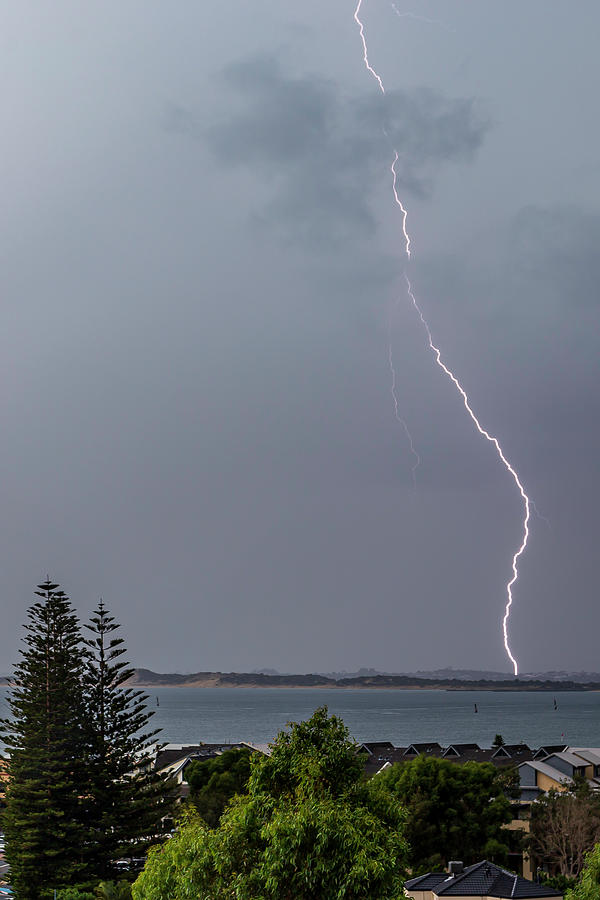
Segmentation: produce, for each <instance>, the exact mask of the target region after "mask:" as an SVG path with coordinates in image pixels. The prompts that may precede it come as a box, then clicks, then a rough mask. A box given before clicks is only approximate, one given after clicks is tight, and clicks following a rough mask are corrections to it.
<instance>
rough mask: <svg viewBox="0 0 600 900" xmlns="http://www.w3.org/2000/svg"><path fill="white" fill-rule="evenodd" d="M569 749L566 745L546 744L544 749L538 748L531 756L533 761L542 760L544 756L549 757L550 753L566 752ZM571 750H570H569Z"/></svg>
mask: <svg viewBox="0 0 600 900" xmlns="http://www.w3.org/2000/svg"><path fill="white" fill-rule="evenodd" d="M568 749H569V747H568V746H567V744H546V746H545V747H540V748H539V750H536V751H535V753H534V754H533V758H534V759H538V757H539V758H540V759H543V758H544V757H545V756H550V754H551V753H562V751H563V750H568ZM571 749H572V748H571Z"/></svg>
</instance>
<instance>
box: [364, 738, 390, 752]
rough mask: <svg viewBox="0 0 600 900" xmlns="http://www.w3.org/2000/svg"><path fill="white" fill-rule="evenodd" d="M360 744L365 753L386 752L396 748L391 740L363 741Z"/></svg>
mask: <svg viewBox="0 0 600 900" xmlns="http://www.w3.org/2000/svg"><path fill="white" fill-rule="evenodd" d="M360 746H361V749H362V748H363V747H364V749H365V750H366V751H367V753H388V752H391V751H392V750H395V749H396V748H395V747H394V745H393V744H392V742H391V741H363V742H362V744H361V745H360Z"/></svg>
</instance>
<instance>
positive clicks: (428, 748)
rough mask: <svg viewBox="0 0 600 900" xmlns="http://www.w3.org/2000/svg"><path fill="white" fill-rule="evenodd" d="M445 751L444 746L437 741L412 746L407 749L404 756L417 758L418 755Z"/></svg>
mask: <svg viewBox="0 0 600 900" xmlns="http://www.w3.org/2000/svg"><path fill="white" fill-rule="evenodd" d="M443 749H444V748H443V747H442V745H441V744H438V743H437V741H428V742H425V743H422V744H410V746H408V747H407V748H406V751H405V753H404V755H405V756H415V755H416V754H418V753H429V754H433V753H438V752H440V753H441V751H442V750H443Z"/></svg>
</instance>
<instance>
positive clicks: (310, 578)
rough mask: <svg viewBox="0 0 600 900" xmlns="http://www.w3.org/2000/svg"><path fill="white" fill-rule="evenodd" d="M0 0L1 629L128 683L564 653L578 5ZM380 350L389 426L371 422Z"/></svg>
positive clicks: (594, 457)
mask: <svg viewBox="0 0 600 900" xmlns="http://www.w3.org/2000/svg"><path fill="white" fill-rule="evenodd" d="M355 5H356V4H355V3H354V2H353V0H328V2H327V3H324V2H323V0H306V2H304V3H302V4H290V3H282V2H281V0H256V2H253V3H246V2H240V0H233V2H231V3H223V2H217V0H205V2H202V3H199V2H192V0H178V2H177V3H165V2H162V0H160V2H159V0H128V2H127V3H99V2H94V3H85V4H82V3H80V2H76V0H69V2H67V0H55V2H54V3H52V4H49V5H44V4H41V5H36V4H22V3H18V2H12V3H7V4H4V5H3V7H2V13H1V21H0V59H2V79H1V80H0V93H1V96H2V103H1V109H2V116H3V129H2V131H3V147H2V160H3V161H2V184H3V191H2V213H1V218H0V221H1V229H2V234H1V240H0V253H1V255H2V260H1V269H2V328H1V329H0V340H1V342H2V351H1V354H0V366H1V370H0V403H1V421H2V441H1V446H0V454H1V456H0V458H1V461H2V478H1V479H0V488H1V501H2V502H1V514H0V528H1V552H2V574H3V585H2V619H1V627H0V671H2V672H8V671H10V669H11V667H12V664H13V663H14V661H15V660H16V658H17V653H18V647H19V641H20V638H21V636H22V634H23V632H22V623H23V622H24V620H25V615H26V609H27V607H28V606H29V605H30V604H31V602H32V600H33V595H32V590H33V589H34V586H35V584H36V583H37V582H38V581H40V580H42V579H43V578H45V576H46V574H47V573H48V574H50V576H51V577H52V578H54V579H56V580H58V581H60V583H61V586H62V587H63V588H64V590H65V591H67V593H68V594H69V595H70V596H71V597H72V599H73V600H74V602H75V603H76V606H77V608H78V610H79V612H80V614H81V615H82V617H83V618H86V617H87V615H88V613H89V612H90V611H91V609H92V608H93V607H94V605H95V603H96V602H97V600H98V598H99V597H100V596H102V597H103V598H104V600H105V602H106V604H107V605H108V607H109V608H110V609H111V611H112V612H113V613H114V614H115V615H116V617H117V618H118V619H119V620H120V621H121V622H122V623H123V625H124V630H125V637H126V639H127V643H128V646H129V650H130V658H131V660H132V662H133V663H134V664H135V665H139V666H146V667H149V668H153V669H156V670H159V671H200V670H212V669H218V670H224V671H228V670H237V671H248V670H250V669H254V668H258V667H273V668H276V669H279V670H280V671H287V672H308V671H331V670H333V669H348V670H353V669H356V668H357V667H359V666H373V667H376V668H379V669H382V670H387V671H408V670H415V669H431V668H437V667H443V666H447V665H452V666H456V667H471V668H476V667H477V668H489V669H499V670H506V671H509V670H510V665H509V663H508V660H507V658H506V655H505V653H504V649H503V646H502V638H501V618H502V614H503V611H504V602H505V593H504V591H505V583H506V581H507V579H508V577H509V575H510V561H511V557H512V554H513V552H514V551H515V549H516V548H517V546H518V544H519V541H520V536H521V517H522V504H521V501H520V497H519V494H518V492H517V490H516V488H515V485H514V483H513V481H512V480H511V478H510V476H509V475H508V473H507V472H506V470H505V469H504V468H503V467H502V465H501V464H500V463H499V461H498V458H497V456H496V455H495V453H494V451H493V448H492V447H491V446H490V445H489V444H488V443H487V442H486V441H485V440H483V439H482V438H481V437H480V436H479V435H478V434H477V432H476V431H475V429H474V427H473V424H472V422H471V421H470V420H469V418H468V416H467V414H466V412H465V410H464V408H463V406H462V404H461V400H460V397H459V396H458V395H457V393H456V391H455V390H454V388H453V387H452V385H451V384H449V382H448V381H447V379H445V378H444V377H443V375H442V373H441V372H440V370H439V368H437V367H436V365H435V362H434V359H433V358H432V356H431V354H430V352H429V351H428V349H427V343H426V336H425V334H424V331H423V328H422V326H421V325H420V323H419V321H418V318H417V317H416V315H415V312H414V310H413V309H412V308H411V306H410V303H409V301H408V298H407V295H406V289H405V282H404V279H403V272H404V269H405V257H404V256H403V241H402V230H401V227H402V222H401V217H400V216H399V215H398V209H397V207H396V206H395V205H394V202H393V196H392V194H391V172H390V164H391V161H392V159H393V148H396V149H397V150H398V153H399V163H398V173H399V183H398V189H399V193H400V195H401V197H402V200H403V202H404V204H405V206H406V208H407V209H408V228H409V231H410V235H411V239H412V249H413V256H412V259H411V261H410V264H409V267H408V270H407V272H408V274H409V277H410V279H411V282H412V285H413V288H414V291H415V295H416V296H417V298H418V300H419V302H420V304H421V306H422V308H423V311H424V313H425V315H426V316H427V318H428V321H429V324H430V326H431V329H432V333H433V337H434V340H435V341H436V342H437V344H438V345H439V346H440V347H441V348H442V351H443V354H444V359H445V360H446V362H447V363H448V364H449V365H450V366H451V367H452V368H453V370H454V371H455V372H456V374H457V375H458V376H459V378H460V379H461V380H462V382H463V384H464V385H465V387H466V389H467V390H468V391H469V394H470V397H471V401H472V404H473V407H474V409H475V410H476V412H477V414H478V415H479V417H480V419H481V421H482V424H483V425H484V426H485V427H486V428H488V429H489V430H490V431H491V432H492V433H493V434H495V435H497V436H498V438H499V439H500V441H501V443H502V445H503V447H504V450H505V453H506V455H507V456H508V458H509V459H510V461H511V462H512V463H513V464H514V465H515V467H516V468H517V470H518V472H519V473H520V476H521V478H522V480H523V483H524V484H525V487H526V489H527V490H528V492H529V494H530V495H531V497H532V498H533V499H534V501H535V504H536V507H537V509H538V510H539V512H540V513H541V515H542V516H543V517H545V519H542V518H538V517H535V516H534V517H533V519H532V523H531V540H530V546H529V549H528V552H527V553H526V555H525V556H524V557H523V559H522V562H521V576H520V579H519V582H518V585H517V587H516V590H515V604H514V607H513V613H512V616H511V619H510V625H509V630H510V640H511V645H512V648H513V652H514V653H515V655H516V656H517V658H518V659H519V662H520V667H521V669H522V670H523V671H535V670H540V669H563V668H570V669H587V670H598V669H600V661H599V659H598V653H597V647H598V632H599V629H600V603H598V574H597V560H598V513H597V505H598V502H599V500H600V497H599V491H598V486H599V481H600V466H599V463H598V460H599V441H598V431H599V427H600V426H599V415H598V414H599V392H598V376H599V371H598V369H599V365H598V359H599V355H598V342H599V341H598V336H599V334H600V323H599V299H600V297H599V288H598V285H599V281H600V253H599V245H600V161H599V160H600V156H599V144H600V132H599V119H598V115H597V108H598V97H597V91H598V83H599V80H600V72H599V69H600V58H599V57H598V52H597V35H598V33H599V31H600V5H599V4H598V3H597V2H595V0H581V2H579V3H578V4H576V6H574V5H572V4H567V3H548V2H547V0H526V2H522V3H518V4H517V3H512V4H509V3H503V2H500V0H496V2H481V3H464V2H459V0H447V2H444V3H443V4H442V3H431V2H417V0H411V2H410V3H408V4H402V3H401V2H400V0H398V3H397V4H396V7H395V8H394V6H393V5H390V4H389V3H388V2H386V0H364V2H363V6H362V18H363V21H364V24H365V33H366V36H367V40H368V43H369V53H370V60H371V63H372V64H373V65H374V66H375V68H376V69H377V71H378V72H379V73H380V74H381V76H382V78H383V80H384V83H385V85H386V95H385V96H383V95H381V93H380V92H379V91H378V88H377V84H376V83H375V81H374V80H373V79H372V78H371V77H369V74H368V73H367V71H366V70H365V67H364V65H363V60H362V47H361V45H360V39H359V34H358V29H357V27H356V23H355V22H354V20H353V14H354V7H355ZM390 335H391V341H392V349H393V357H394V362H395V368H396V392H397V397H398V403H399V411H400V414H401V415H402V416H403V418H404V419H405V421H406V423H407V425H408V427H409V429H410V432H411V434H412V437H413V440H414V444H415V448H416V450H417V452H418V454H419V456H420V458H421V463H420V466H419V467H418V469H417V472H416V480H417V486H416V491H415V490H414V489H413V483H412V474H411V466H412V464H413V457H412V456H411V453H410V447H409V445H408V441H407V438H406V435H405V434H404V432H403V430H402V428H401V426H400V425H399V423H398V422H397V421H396V419H395V416H394V408H393V399H392V395H391V390H390V388H391V373H390V369H389V366H388V343H389V339H390Z"/></svg>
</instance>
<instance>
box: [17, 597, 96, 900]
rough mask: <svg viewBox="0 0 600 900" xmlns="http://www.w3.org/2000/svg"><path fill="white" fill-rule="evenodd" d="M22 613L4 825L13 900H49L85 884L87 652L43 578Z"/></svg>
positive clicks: (71, 614)
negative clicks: (23, 632)
mask: <svg viewBox="0 0 600 900" xmlns="http://www.w3.org/2000/svg"><path fill="white" fill-rule="evenodd" d="M35 593H36V595H37V596H38V597H40V598H41V599H40V600H39V601H38V602H36V603H35V604H34V605H33V606H32V607H31V608H30V609H29V611H28V620H29V621H28V624H26V625H25V629H26V632H27V634H26V636H25V638H24V639H23V640H24V643H25V648H24V649H23V650H21V659H20V662H19V663H18V664H17V666H16V668H15V675H14V686H13V689H12V692H11V695H10V697H9V704H10V708H11V712H12V718H11V719H8V720H3V721H2V723H1V726H2V737H3V739H4V742H5V744H6V747H7V750H8V766H9V772H10V780H9V785H8V790H7V794H6V809H5V811H4V814H3V825H4V831H5V836H6V859H7V861H8V862H9V863H10V867H11V882H12V884H13V885H14V887H15V888H16V893H17V896H18V897H19V900H41V898H46V897H51V896H52V893H53V889H54V888H63V887H69V886H71V885H75V884H78V883H82V882H84V881H85V879H86V872H87V865H86V858H85V851H86V848H87V847H88V846H89V842H88V836H87V827H86V824H85V809H84V807H85V802H84V798H85V795H86V782H87V775H86V763H87V758H88V752H89V748H90V731H89V727H88V720H87V711H86V707H85V703H84V699H83V694H82V678H83V675H84V671H85V666H86V651H85V648H84V647H83V646H82V639H81V633H80V629H79V622H78V619H77V616H76V614H75V611H74V609H73V606H72V604H71V601H70V600H69V598H68V597H67V596H66V595H65V593H64V592H63V591H61V590H60V589H59V585H58V584H54V583H52V582H51V581H50V580H49V579H48V580H47V581H46V582H45V583H44V584H40V585H38V590H37V591H35Z"/></svg>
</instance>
